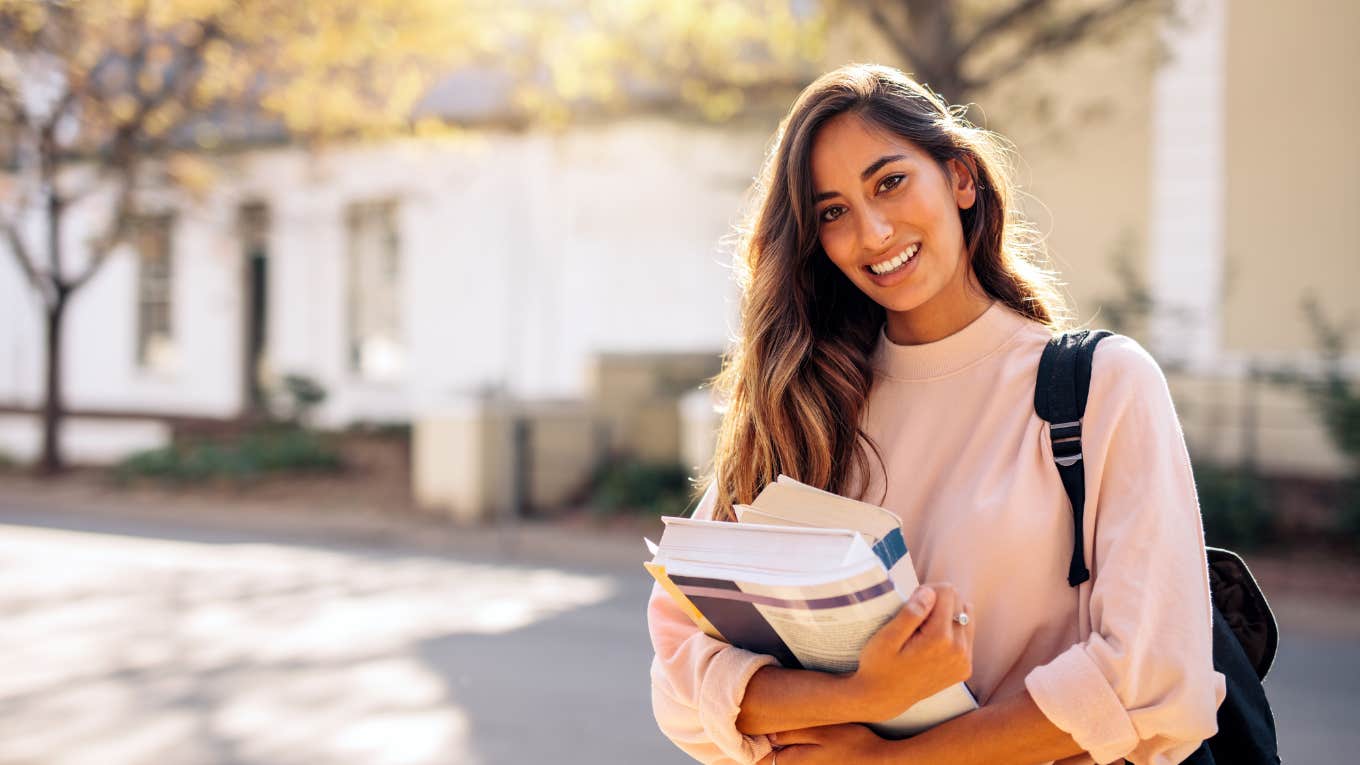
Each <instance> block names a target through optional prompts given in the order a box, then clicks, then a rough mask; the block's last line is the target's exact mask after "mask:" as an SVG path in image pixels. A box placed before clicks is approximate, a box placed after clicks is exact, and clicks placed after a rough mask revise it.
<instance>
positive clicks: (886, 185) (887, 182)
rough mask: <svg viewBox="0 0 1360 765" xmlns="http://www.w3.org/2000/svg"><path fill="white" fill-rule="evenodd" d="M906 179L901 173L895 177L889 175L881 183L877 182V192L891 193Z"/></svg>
mask: <svg viewBox="0 0 1360 765" xmlns="http://www.w3.org/2000/svg"><path fill="white" fill-rule="evenodd" d="M906 177H907V176H906V175H904V174H902V173H897V174H896V175H890V176H888V177H887V178H884V179H883V180H882V181H879V183H878V190H879V191H880V192H883V191H892V190H893V189H895V188H897V187H898V186H901V185H902V181H904V180H906Z"/></svg>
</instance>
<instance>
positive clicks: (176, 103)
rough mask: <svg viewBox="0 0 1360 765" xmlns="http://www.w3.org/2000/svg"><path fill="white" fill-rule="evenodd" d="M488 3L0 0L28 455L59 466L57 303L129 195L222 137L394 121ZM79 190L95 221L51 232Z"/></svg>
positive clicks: (101, 254)
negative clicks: (29, 317)
mask: <svg viewBox="0 0 1360 765" xmlns="http://www.w3.org/2000/svg"><path fill="white" fill-rule="evenodd" d="M488 13H489V12H486V11H479V10H477V8H476V7H473V5H472V3H471V2H470V1H469V3H467V4H464V3H461V2H459V0H0V240H2V241H3V242H4V244H5V245H7V246H6V247H5V249H7V250H9V252H10V253H11V255H12V256H13V259H14V262H15V263H16V264H17V266H18V268H19V269H20V271H21V273H22V274H23V276H24V278H25V279H26V281H27V282H28V283H29V285H31V287H32V288H33V289H34V290H35V291H36V293H37V294H38V296H39V297H40V298H41V304H42V307H43V313H44V319H45V321H44V333H45V355H46V362H45V365H44V385H43V391H44V401H43V407H42V423H43V426H42V452H41V458H40V461H39V465H38V467H39V470H40V471H41V472H49V473H50V472H54V471H57V470H59V469H60V468H61V466H62V458H61V453H60V449H59V442H58V433H59V428H60V423H61V420H62V417H63V415H64V412H65V409H64V404H63V398H62V363H61V360H62V338H63V324H64V320H65V317H66V314H67V309H68V307H69V305H70V302H71V300H72V297H73V296H74V295H75V294H76V293H77V292H79V291H80V290H81V288H82V287H84V286H85V285H86V284H88V283H89V282H90V280H91V279H92V278H93V277H94V276H95V275H96V274H97V273H98V272H99V270H100V268H101V267H102V266H103V265H104V264H105V263H106V262H108V260H109V257H110V255H111V254H112V253H113V252H114V250H115V249H116V248H117V247H118V245H119V244H121V243H123V242H125V241H127V240H128V239H129V237H130V236H132V235H133V234H134V229H135V227H136V226H135V224H136V221H137V220H138V214H139V212H140V208H139V201H140V200H139V195H140V194H141V193H142V192H143V191H144V190H145V189H147V188H149V187H154V186H156V185H163V184H165V183H166V182H170V183H179V184H183V185H188V186H191V187H192V186H195V185H200V184H202V183H203V182H205V175H204V165H203V163H201V162H198V161H196V160H195V159H194V158H195V157H196V156H198V155H200V154H201V153H202V152H204V151H207V150H211V149H213V148H215V147H217V146H219V145H221V144H222V143H223V142H224V141H230V140H232V139H233V138H236V139H243V140H244V139H248V138H249V137H251V136H258V135H260V134H262V133H270V132H272V133H275V134H278V135H287V136H291V137H292V138H294V139H299V140H309V141H311V140H325V139H330V138H336V137H350V138H354V137H368V136H375V135H384V134H388V133H392V132H398V131H406V130H410V129H411V128H412V127H413V125H412V124H411V119H410V115H411V114H412V107H413V106H414V105H415V103H416V101H417V99H419V98H420V97H421V96H422V95H423V93H424V92H425V90H426V88H427V86H428V85H429V83H430V82H431V81H432V79H433V78H434V77H436V76H438V75H441V74H443V73H446V72H448V71H449V70H450V68H452V67H456V66H459V65H460V64H462V63H465V62H467V61H469V60H472V59H473V58H474V57H475V56H477V55H479V54H481V53H483V52H484V51H486V50H487V49H488V48H489V47H490V45H491V44H492V36H493V34H494V31H495V29H496V25H495V23H494V22H495V21H496V19H495V18H492V17H490V16H489V15H488ZM233 130H234V131H235V133H234V134H233V133H232V132H231V131H233ZM224 133H225V134H224ZM79 205H89V206H91V207H92V208H94V209H97V210H98V214H99V219H100V220H101V221H102V224H101V226H100V231H99V233H98V234H97V235H96V236H94V237H93V238H92V239H91V240H90V241H88V242H72V241H70V236H69V234H68V233H67V232H66V226H67V223H68V221H69V220H70V212H71V211H72V209H73V208H75V207H76V206H79ZM34 222H40V225H37V226H33V225H31V224H32V223H34Z"/></svg>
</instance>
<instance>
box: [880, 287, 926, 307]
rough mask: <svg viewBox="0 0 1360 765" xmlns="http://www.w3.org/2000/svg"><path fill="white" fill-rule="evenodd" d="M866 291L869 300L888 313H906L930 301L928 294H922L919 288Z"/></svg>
mask: <svg viewBox="0 0 1360 765" xmlns="http://www.w3.org/2000/svg"><path fill="white" fill-rule="evenodd" d="M886 292H887V294H884V292H883V291H878V292H877V294H876V293H875V292H867V293H866V294H867V295H868V296H869V298H870V299H871V300H873V301H874V302H875V303H878V304H879V305H880V306H881V307H882V308H883V310H885V311H887V312H888V313H908V312H910V311H915V310H916V309H917V308H920V307H921V306H923V305H925V304H926V303H927V302H929V301H930V296H929V295H922V294H921V293H920V291H919V290H902V289H891V290H887V291H886Z"/></svg>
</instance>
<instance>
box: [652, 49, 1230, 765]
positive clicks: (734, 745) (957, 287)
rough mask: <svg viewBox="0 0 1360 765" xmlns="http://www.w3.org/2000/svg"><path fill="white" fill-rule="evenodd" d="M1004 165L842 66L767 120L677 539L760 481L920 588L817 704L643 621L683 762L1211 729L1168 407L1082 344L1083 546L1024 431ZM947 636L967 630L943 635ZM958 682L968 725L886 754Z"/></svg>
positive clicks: (975, 137) (1197, 573)
mask: <svg viewBox="0 0 1360 765" xmlns="http://www.w3.org/2000/svg"><path fill="white" fill-rule="evenodd" d="M1001 158H1002V151H1001V149H1000V147H999V144H998V142H997V139H996V138H995V136H993V135H992V134H989V133H987V132H985V131H982V130H978V129H976V128H974V127H972V126H970V125H969V124H967V123H966V122H965V121H964V120H963V119H962V118H961V117H960V116H959V115H957V114H955V113H953V112H951V111H950V110H949V109H948V108H947V107H946V106H945V105H944V104H943V103H942V102H941V101H940V100H939V98H938V97H937V96H935V95H933V94H932V93H930V92H929V91H928V90H926V89H925V88H923V87H921V86H920V85H918V84H917V83H916V82H914V81H912V80H911V79H910V78H908V77H907V76H906V75H904V74H902V73H901V72H899V71H897V70H894V69H891V68H887V67H879V66H866V65H855V66H849V67H845V68H842V69H839V70H836V71H834V72H831V73H829V74H827V75H825V76H823V77H822V78H821V79H819V80H818V81H817V82H815V83H813V84H812V85H811V86H809V87H808V88H807V89H806V90H805V91H804V92H803V94H802V95H801V96H800V97H799V98H798V100H797V102H796V103H795V104H794V106H793V108H792V110H791V112H790V113H789V115H788V117H787V118H786V119H785V121H784V123H783V125H782V127H781V130H780V133H779V136H778V140H777V142H776V145H775V147H774V149H773V151H772V152H771V154H770V157H769V160H768V162H767V165H766V169H765V172H764V174H763V176H762V183H761V187H760V193H761V195H762V198H761V204H760V205H759V207H758V212H757V214H756V216H755V219H754V224H753V226H752V227H751V229H750V231H749V232H748V234H747V236H746V239H745V241H744V243H743V247H742V251H741V253H740V254H741V258H740V261H741V263H740V265H741V266H742V271H741V272H740V281H741V287H742V290H743V305H742V317H743V325H742V337H741V339H740V341H739V343H738V344H737V346H736V347H735V349H734V352H733V353H732V355H731V356H730V357H729V359H728V362H727V364H726V365H725V367H724V370H723V372H722V373H721V374H720V375H719V377H718V380H717V384H718V388H719V390H720V391H721V392H722V393H723V394H724V395H725V397H726V400H727V401H726V403H727V408H726V410H725V414H724V416H723V421H722V426H721V430H720V434H719V440H718V448H717V452H716V455H715V458H714V464H713V475H712V480H711V482H710V485H709V487H708V491H707V492H706V493H705V495H704V498H703V500H702V501H701V502H700V507H699V510H698V511H697V513H696V514H697V515H698V516H699V517H714V518H719V519H727V520H730V519H731V518H732V505H733V504H734V503H742V502H750V501H751V500H752V499H753V498H754V496H755V495H756V494H757V493H758V491H759V489H760V488H761V487H762V486H763V485H764V484H765V483H766V482H768V481H770V480H772V479H773V478H774V477H775V476H776V475H778V474H779V473H785V474H788V475H790V476H792V477H794V478H796V479H798V480H800V481H803V482H805V483H809V484H813V485H815V486H819V487H822V488H825V489H827V490H830V491H833V492H836V493H840V494H846V495H848V496H854V497H859V498H863V499H865V500H867V501H870V502H874V503H876V504H881V505H882V506H884V507H886V508H887V509H889V510H891V511H893V512H895V513H897V514H898V515H900V516H901V518H902V521H903V527H904V531H905V532H906V536H907V539H908V541H909V543H910V544H911V545H912V555H913V559H914V562H915V564H916V568H917V572H918V574H919V575H920V578H921V580H922V581H925V582H950V583H951V585H952V586H951V585H934V586H927V587H922V588H921V589H919V590H918V591H917V592H916V593H914V594H913V595H912V597H911V599H910V600H909V602H908V606H907V607H906V608H904V609H903V610H902V612H901V613H900V614H899V615H898V617H896V618H895V619H894V620H893V621H892V622H890V623H889V624H888V626H886V627H884V628H883V629H882V630H880V632H879V633H878V634H877V635H875V636H874V638H873V639H872V640H871V641H870V642H869V644H868V645H867V646H866V647H865V649H864V652H863V654H862V656H861V661H860V668H859V670H858V671H856V672H855V673H853V674H850V675H844V676H837V675H830V674H824V673H818V672H810V671H804V670H790V669H783V668H780V667H778V666H777V665H775V664H774V662H773V660H772V659H770V658H769V657H765V656H761V655H758V654H753V653H750V652H747V651H743V650H741V649H738V648H735V647H732V646H728V645H726V644H724V643H721V642H720V641H716V640H713V639H712V638H709V637H708V636H706V635H704V634H703V633H701V632H700V631H699V630H698V629H697V628H696V627H694V625H692V624H691V623H690V622H689V620H688V619H687V618H686V617H685V616H684V614H683V613H682V612H681V611H680V610H679V609H678V608H677V607H676V606H675V605H674V604H673V603H672V602H670V600H669V598H668V597H667V596H665V595H664V594H663V593H661V592H660V591H659V590H658V591H654V592H653V595H652V599H651V602H650V604H649V609H648V616H649V627H650V630H651V635H652V641H653V645H654V647H655V649H656V659H655V660H654V662H653V664H652V671H651V677H652V688H653V693H652V697H653V708H654V712H655V714H656V718H657V722H658V724H659V725H660V727H661V729H662V731H663V732H664V733H665V734H666V735H667V736H668V737H669V738H671V740H672V741H674V742H675V743H676V744H677V745H679V746H680V747H681V748H682V749H683V750H685V751H686V752H688V753H689V754H690V755H692V756H694V757H695V758H697V759H699V760H700V761H703V762H706V763H732V762H737V763H754V762H760V763H762V765H764V764H769V765H803V764H804V763H848V762H902V763H911V764H912V765H921V764H923V763H950V764H951V765H963V764H965V763H987V764H988V765H995V764H997V763H1044V762H1054V761H1062V762H1063V763H1065V764H1068V763H1090V762H1101V763H1105V762H1111V761H1118V760H1120V759H1121V758H1127V759H1128V760H1130V761H1131V762H1134V763H1140V764H1141V763H1175V762H1179V761H1180V760H1181V759H1182V758H1184V757H1186V756H1188V755H1189V754H1190V753H1191V752H1192V751H1193V750H1194V749H1195V748H1196V747H1197V746H1198V744H1199V742H1200V741H1202V740H1203V739H1205V738H1207V737H1208V736H1211V735H1212V734H1213V733H1214V732H1215V730H1216V720H1215V710H1216V709H1217V706H1218V704H1219V702H1220V701H1222V698H1223V694H1224V686H1223V678H1222V676H1221V675H1219V674H1218V673H1216V672H1214V671H1213V668H1212V658H1211V656H1212V654H1211V631H1210V616H1209V600H1208V598H1209V595H1208V582H1207V575H1206V570H1205V569H1206V566H1205V556H1204V546H1203V533H1202V530H1201V526H1200V520H1199V510H1198V506H1197V502H1196V498H1195V489H1194V483H1193V480H1192V476H1191V472H1190V465H1189V460H1188V458H1187V456H1186V452H1185V445H1184V441H1183V439H1182V437H1181V434H1180V429H1179V425H1178V423H1177V420H1176V415H1175V412H1174V410H1173V408H1172V403H1171V399H1170V396H1169V394H1168V391H1167V387H1166V382H1165V379H1164V378H1163V376H1162V374H1161V371H1160V370H1159V369H1158V367H1157V365H1156V363H1155V362H1154V361H1153V360H1152V359H1151V358H1150V357H1149V356H1148V355H1147V353H1146V352H1144V351H1143V349H1142V348H1140V347H1139V346H1138V345H1137V344H1136V343H1135V342H1133V341H1132V340H1128V339H1126V338H1119V337H1116V338H1110V339H1108V340H1106V341H1105V342H1103V343H1101V344H1100V345H1099V346H1098V350H1097V352H1096V356H1095V361H1094V373H1093V378H1092V382H1091V393H1090V402H1089V404H1088V406H1087V411H1086V418H1085V420H1084V437H1083V450H1084V453H1085V464H1086V481H1087V492H1088V493H1087V496H1088V497H1089V498H1091V499H1090V504H1089V505H1088V508H1087V512H1086V522H1085V528H1084V529H1082V533H1083V534H1084V535H1085V539H1086V549H1087V550H1088V551H1089V553H1088V560H1087V563H1088V565H1089V567H1090V569H1091V572H1092V578H1091V579H1090V580H1089V581H1087V582H1086V583H1084V584H1082V585H1080V586H1079V587H1077V588H1071V587H1069V586H1068V583H1067V581H1066V576H1065V573H1066V571H1067V564H1068V559H1069V556H1070V554H1071V549H1072V547H1071V534H1072V529H1071V520H1070V519H1071V512H1070V509H1069V507H1068V501H1067V496H1066V494H1065V493H1064V491H1063V487H1062V483H1061V480H1060V478H1059V476H1058V472H1057V470H1056V468H1055V467H1054V464H1053V458H1052V451H1051V446H1050V443H1049V435H1048V430H1047V427H1046V423H1044V422H1042V421H1041V420H1040V419H1039V418H1038V417H1037V415H1036V414H1035V412H1034V408H1033V398H1034V380H1035V374H1036V371H1037V367H1038V361H1039V357H1040V353H1041V351H1042V349H1043V347H1044V345H1045V343H1046V342H1047V341H1048V339H1049V338H1050V336H1051V335H1052V333H1053V332H1054V331H1055V330H1056V329H1058V328H1059V326H1060V324H1061V322H1062V314H1061V302H1060V300H1059V298H1058V297H1057V294H1056V291H1055V290H1054V289H1053V286H1052V277H1051V275H1050V274H1048V273H1046V272H1044V271H1042V270H1041V269H1039V268H1037V267H1036V266H1035V265H1034V264H1033V258H1034V256H1035V254H1036V251H1037V245H1036V244H1035V240H1034V238H1033V237H1032V236H1031V234H1030V231H1029V229H1027V228H1026V227H1025V226H1024V225H1023V222H1022V220H1021V219H1020V218H1019V216H1018V215H1017V213H1016V211H1015V209H1014V208H1013V206H1012V204H1013V203H1012V200H1011V198H1010V197H1011V187H1010V181H1009V179H1008V178H1007V175H1006V172H1005V168H1004V164H1003V163H1002V161H1001ZM962 614H968V616H969V617H971V618H963V617H962ZM965 679H966V680H967V682H968V684H969V687H970V688H971V689H972V690H973V692H974V694H975V695H976V696H977V697H978V701H979V703H980V704H981V708H980V709H979V710H977V711H975V712H972V713H970V714H967V715H964V716H962V717H960V718H957V719H955V720H951V721H949V722H946V723H944V724H942V725H939V726H937V727H935V728H933V729H931V730H930V731H927V732H926V733H924V734H921V735H919V736H916V737H913V738H910V739H906V740H903V741H886V740H882V739H880V738H878V737H877V736H875V735H874V734H873V733H872V732H871V731H870V730H869V729H868V728H866V727H864V726H862V725H858V724H856V723H859V722H864V721H869V720H877V719H886V718H888V717H891V716H893V715H894V714H896V713H897V712H900V711H901V710H903V709H905V708H906V707H908V706H910V705H911V704H913V703H915V702H916V701H917V700H919V699H921V698H924V697H925V696H928V695H930V694H932V693H934V692H935V691H938V690H940V689H941V688H944V687H946V686H948V685H949V684H952V683H954V682H958V681H960V680H965Z"/></svg>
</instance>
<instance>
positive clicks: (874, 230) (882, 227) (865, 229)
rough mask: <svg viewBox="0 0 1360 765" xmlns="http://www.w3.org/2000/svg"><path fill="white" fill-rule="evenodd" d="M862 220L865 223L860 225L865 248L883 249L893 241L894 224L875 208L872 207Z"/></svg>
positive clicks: (861, 217)
mask: <svg viewBox="0 0 1360 765" xmlns="http://www.w3.org/2000/svg"><path fill="white" fill-rule="evenodd" d="M860 220H861V221H863V222H862V223H861V225H860V237H861V241H863V242H864V246H865V247H867V248H870V249H875V250H877V249H882V248H883V247H885V246H887V245H888V243H889V242H891V241H892V237H893V227H892V222H891V221H889V220H888V219H887V217H885V216H884V215H883V214H882V213H880V212H878V211H877V210H875V209H874V208H873V207H870V208H869V209H868V211H867V212H866V214H865V215H862V216H860Z"/></svg>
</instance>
